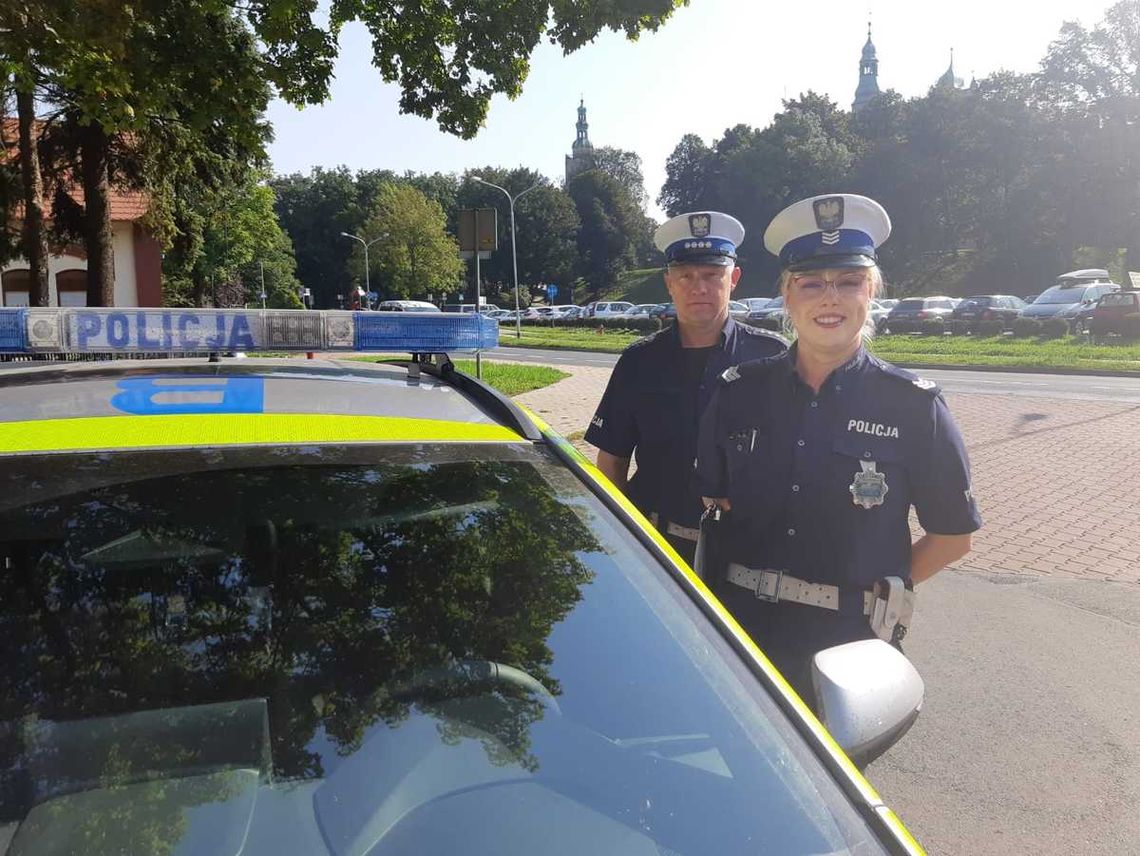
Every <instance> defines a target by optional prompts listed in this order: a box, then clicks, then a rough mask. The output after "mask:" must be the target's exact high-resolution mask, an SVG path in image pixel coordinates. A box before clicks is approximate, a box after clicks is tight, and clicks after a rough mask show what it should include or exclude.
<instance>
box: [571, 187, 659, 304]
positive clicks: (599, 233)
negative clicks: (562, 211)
mask: <svg viewBox="0 0 1140 856" xmlns="http://www.w3.org/2000/svg"><path fill="white" fill-rule="evenodd" d="M566 192H567V193H568V194H569V195H570V198H571V199H572V200H574V205H575V207H576V208H577V210H578V216H579V218H580V219H581V222H582V227H581V229H580V230H579V232H578V257H579V269H578V272H579V275H580V276H581V277H582V278H583V279H585V280H586V283H587V286H586V287H587V291H588V292H589V293H590V294H591V295H594V296H596V295H598V294H600V293H601V292H603V291H605V290H607V289H612V288H613V286H614V284H615V283H616V282H617V278H618V276H619V275H621V273H622V272H624V271H626V270H628V269H629V268H632V267H633V266H634V264H635V262H636V259H637V244H638V240H637V235H638V231H639V230H644V229H645V224H646V217H645V215H644V213H643V212H642V211H641V209H640V208H639V207H638V205H637V201H636V200H635V199H633V198H632V197H631V196H630V194H629V191H628V190H627V188H626V187H625V186H624V185H623V184H621V183H620V182H619V181H618V180H617V179H615V178H613V177H612V176H610V175H609V174H608V173H605V172H602V171H601V170H600V169H591V170H587V171H586V172H583V173H581V174H580V175H577V176H575V177H574V179H573V180H572V181H571V182H570V183H569V185H567V187H566Z"/></svg>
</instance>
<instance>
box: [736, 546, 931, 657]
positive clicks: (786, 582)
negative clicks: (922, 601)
mask: <svg viewBox="0 0 1140 856" xmlns="http://www.w3.org/2000/svg"><path fill="white" fill-rule="evenodd" d="M727 579H728V581H729V582H730V583H733V584H734V585H738V586H740V587H741V588H746V589H748V590H749V591H751V592H753V593H754V594H755V595H756V597H757V598H759V599H760V600H763V601H767V602H768V603H778V602H779V601H791V602H792V603H802V604H806V605H808V606H817V607H819V608H820V609H829V610H831V611H833V612H838V611H839V586H829V585H824V584H823V583H809V582H807V581H806V580H801V579H799V578H798V577H793V576H790V575H788V574H785V573H784V572H783V571H773V570H767V569H758V568H748V567H745V566H744V565H741V564H738V563H736V562H732V563H730V564H729V566H728V573H727ZM879 588H880V592H879V594H878V595H876V594H875V592H873V591H865V592H863V593H862V595H863V614H864V615H865V616H867V620H868V624H870V625H871V630H873V631H874V633H875V635H876V636H878V637H879V638H880V639H882V640H884V641H886V642H891V643H893V644H895V645H898V644H899V643H900V642H902V639H903V637H904V636H906V631H907V628H908V627H910V620H911V618H912V617H913V615H914V590H913V589H909V588H907V587H906V584H905V583H904V582H903V580H902V578H901V577H884V578H883V579H882V580H880V581H879Z"/></svg>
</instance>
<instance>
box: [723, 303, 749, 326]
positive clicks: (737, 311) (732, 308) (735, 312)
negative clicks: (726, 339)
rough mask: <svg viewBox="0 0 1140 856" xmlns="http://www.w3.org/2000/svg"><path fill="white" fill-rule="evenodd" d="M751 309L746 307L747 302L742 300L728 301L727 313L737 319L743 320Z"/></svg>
mask: <svg viewBox="0 0 1140 856" xmlns="http://www.w3.org/2000/svg"><path fill="white" fill-rule="evenodd" d="M751 311H752V310H750V309H749V308H748V304H746V303H745V302H744V301H742V300H730V301H728V314H729V315H731V316H732V317H733V318H735V319H736V320H737V321H743V320H744V319H745V318H747V317H748V313H749V312H751Z"/></svg>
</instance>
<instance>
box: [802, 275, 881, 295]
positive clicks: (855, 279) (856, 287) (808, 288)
mask: <svg viewBox="0 0 1140 856" xmlns="http://www.w3.org/2000/svg"><path fill="white" fill-rule="evenodd" d="M869 281H870V275H869V274H867V273H860V272H858V271H850V272H847V273H841V274H839V275H838V276H836V277H835V278H834V279H828V278H827V277H825V276H824V275H823V274H819V273H805V274H796V275H795V276H793V277H792V283H791V284H792V288H793V289H795V292H796V294H798V295H799V296H800V297H803V298H806V299H808V300H819V299H820V298H822V297H823V295H824V293H825V292H826V291H827V289H828V286H831V287H832V288H834V289H835V293H836V294H837V295H838V296H839V297H854V296H855V295H857V294H859V293H860V292H862V291H863V289H864V287H866V285H867V283H868V282H869Z"/></svg>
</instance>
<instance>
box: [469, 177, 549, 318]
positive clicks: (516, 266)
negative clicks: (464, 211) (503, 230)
mask: <svg viewBox="0 0 1140 856" xmlns="http://www.w3.org/2000/svg"><path fill="white" fill-rule="evenodd" d="M471 179H472V180H473V181H477V182H479V183H480V184H485V185H487V186H488V187H493V188H495V189H496V190H501V191H503V193H505V194H506V196H507V201H508V202H509V203H510V205H511V268H512V269H513V271H514V275H515V338H516V339H521V338H522V319H521V318H520V317H519V262H518V256H516V255H515V200H516V199H522V198H523V197H524V196H526V194H528V193H530V192H531V191H532V190H534V189H535V188H536V187H538V186H539V182H537V181H536V182H535V183H534V184H532V185H531V186H530V187H528V188H527V189H526V190H524V191H523V192H522V193H520V194H518V195H517V196H511V194H510V192H509V191H508V190H507V189H506V188H505V187H499V185H497V184H492V183H491V182H489V181H486V180H485V179H482V178H480V177H479V176H477V175H473V176H471Z"/></svg>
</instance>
